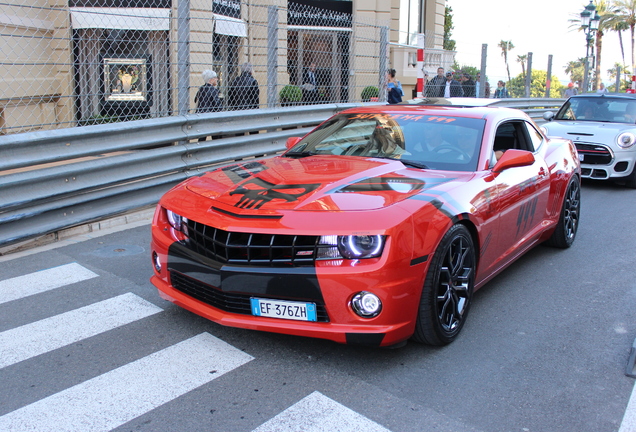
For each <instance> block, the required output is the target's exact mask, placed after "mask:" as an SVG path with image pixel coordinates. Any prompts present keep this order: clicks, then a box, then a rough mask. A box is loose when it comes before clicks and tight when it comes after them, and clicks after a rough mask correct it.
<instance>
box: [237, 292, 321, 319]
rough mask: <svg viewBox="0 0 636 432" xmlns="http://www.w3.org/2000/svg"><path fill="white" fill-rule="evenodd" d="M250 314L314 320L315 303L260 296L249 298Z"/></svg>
mask: <svg viewBox="0 0 636 432" xmlns="http://www.w3.org/2000/svg"><path fill="white" fill-rule="evenodd" d="M250 303H251V306H252V315H254V316H263V317H270V318H282V319H289V320H296V321H316V304H315V303H304V302H294V301H285V300H270V299H262V298H254V297H252V298H251V299H250Z"/></svg>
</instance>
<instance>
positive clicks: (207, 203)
mask: <svg viewBox="0 0 636 432" xmlns="http://www.w3.org/2000/svg"><path fill="white" fill-rule="evenodd" d="M580 174H581V173H580V165H579V157H578V155H577V152H576V149H575V147H574V145H573V144H572V142H571V141H569V140H564V139H548V138H546V137H545V136H544V135H543V133H542V132H541V131H540V129H539V128H538V127H537V126H536V125H535V124H534V123H533V122H532V120H531V119H530V118H529V117H528V116H527V115H526V114H525V113H523V112H521V111H518V110H514V109H509V108H500V107H487V106H481V107H480V106H433V105H426V104H420V105H406V104H405V105H389V106H364V107H358V108H354V109H349V110H346V111H343V112H341V113H339V114H336V115H334V116H333V117H331V118H330V119H328V120H326V121H325V122H323V123H322V124H321V125H320V126H318V127H317V128H316V129H314V130H313V131H312V132H310V133H309V134H307V135H306V136H304V137H302V138H300V137H297V138H296V137H294V138H289V139H288V141H287V151H286V152H284V153H282V154H280V155H277V156H273V157H266V158H260V159H251V160H245V161H241V162H235V163H232V164H228V165H225V166H220V167H219V168H217V169H214V170H212V171H210V172H207V173H205V174H203V175H201V176H198V177H192V178H190V179H188V180H186V181H184V182H183V183H181V184H179V185H178V186H176V187H174V188H173V189H171V190H170V191H169V192H167V193H166V194H165V195H164V196H163V197H162V198H161V200H160V202H159V204H158V206H157V209H156V212H155V216H154V219H153V223H152V252H151V253H152V263H153V267H154V275H153V276H152V278H151V281H152V283H153V284H154V285H155V286H156V287H157V288H158V289H159V293H160V295H161V296H162V297H163V298H165V299H167V300H169V301H171V302H174V303H175V304H177V305H179V306H181V307H183V308H185V309H188V310H190V311H192V312H194V313H196V314H198V315H201V316H203V317H206V318H208V319H210V320H212V321H214V322H217V323H219V324H222V325H226V326H233V327H241V328H245V329H253V330H262V331H269V332H277V333H285V334H290V335H300V336H308V337H316V338H324V339H329V340H332V341H336V342H339V343H348V344H361V345H368V346H397V345H400V344H402V343H404V342H405V341H406V340H407V339H409V338H412V339H414V340H416V341H419V342H422V343H426V344H430V345H445V344H448V343H450V342H452V341H453V340H454V339H455V338H456V337H457V335H458V334H459V332H460V330H461V329H462V327H463V325H464V323H465V321H466V318H467V315H468V312H469V309H470V305H471V299H472V297H473V293H474V291H475V290H477V289H478V288H480V287H481V286H483V285H484V284H485V283H486V282H487V281H489V280H490V279H492V278H493V277H494V276H495V275H497V274H498V273H499V272H501V271H502V270H503V269H504V268H506V267H507V266H508V265H509V264H511V263H512V262H514V261H515V260H516V259H517V258H518V257H520V256H521V255H522V254H523V253H524V252H526V251H528V250H529V249H530V248H532V247H533V246H535V245H538V244H540V243H544V242H545V243H548V244H550V245H552V246H555V247H559V248H567V247H569V246H570V245H571V244H572V242H573V241H574V239H575V236H576V232H577V228H578V224H579V212H580Z"/></svg>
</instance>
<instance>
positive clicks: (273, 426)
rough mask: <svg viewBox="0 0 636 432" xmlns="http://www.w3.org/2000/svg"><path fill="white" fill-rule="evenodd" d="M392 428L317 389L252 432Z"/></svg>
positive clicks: (379, 430) (347, 431)
mask: <svg viewBox="0 0 636 432" xmlns="http://www.w3.org/2000/svg"><path fill="white" fill-rule="evenodd" d="M334 430H337V431H338V432H358V431H362V430H363V431H365V432H390V431H389V430H388V429H386V428H384V427H382V426H380V425H379V424H378V423H376V422H374V421H371V420H369V419H368V418H366V417H364V416H363V415H361V414H358V413H357V412H355V411H353V410H351V409H349V408H347V407H346V406H344V405H341V404H339V403H338V402H336V401H334V400H333V399H330V398H328V397H327V396H325V395H323V394H322V393H320V392H317V391H316V392H313V393H312V394H310V395H309V396H307V397H305V398H304V399H302V400H301V401H299V402H297V403H295V404H294V405H292V406H291V407H289V408H287V409H286V410H285V411H283V412H282V413H280V414H278V415H277V416H276V417H274V418H272V419H271V420H269V421H267V422H265V423H263V424H262V425H260V426H259V427H258V428H256V429H254V430H253V431H252V432H279V431H280V432H283V431H284V432H329V431H334Z"/></svg>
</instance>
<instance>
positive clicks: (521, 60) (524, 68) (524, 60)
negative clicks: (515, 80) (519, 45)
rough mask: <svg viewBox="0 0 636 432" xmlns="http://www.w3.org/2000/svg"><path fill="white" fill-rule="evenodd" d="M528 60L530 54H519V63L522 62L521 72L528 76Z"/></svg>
mask: <svg viewBox="0 0 636 432" xmlns="http://www.w3.org/2000/svg"><path fill="white" fill-rule="evenodd" d="M527 61H528V54H524V55H518V56H517V63H521V73H522V74H523V76H526V62H527Z"/></svg>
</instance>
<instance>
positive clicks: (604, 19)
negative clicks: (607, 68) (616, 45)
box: [592, 0, 613, 90]
mask: <svg viewBox="0 0 636 432" xmlns="http://www.w3.org/2000/svg"><path fill="white" fill-rule="evenodd" d="M595 3H596V13H598V15H599V16H600V17H601V20H600V21H599V23H598V30H597V31H596V70H595V73H594V78H595V79H594V85H593V86H592V90H596V89H597V88H598V87H599V85H600V84H601V52H602V48H603V35H604V32H606V31H607V30H610V29H611V25H610V24H608V21H609V23H611V21H610V18H611V17H612V15H613V13H612V11H611V10H610V4H609V2H607V1H605V0H596V2H595Z"/></svg>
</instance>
